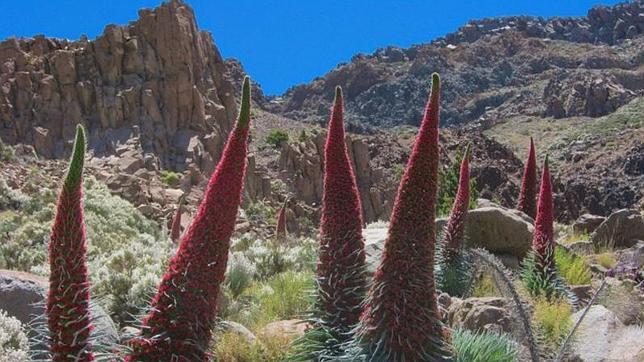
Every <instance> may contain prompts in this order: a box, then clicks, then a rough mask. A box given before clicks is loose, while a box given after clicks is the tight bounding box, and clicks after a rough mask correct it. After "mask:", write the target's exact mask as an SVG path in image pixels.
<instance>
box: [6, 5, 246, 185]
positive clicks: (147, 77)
mask: <svg viewBox="0 0 644 362" xmlns="http://www.w3.org/2000/svg"><path fill="white" fill-rule="evenodd" d="M224 73H225V64H224V61H223V59H222V58H221V55H220V54H219V52H218V50H217V48H216V47H215V45H214V43H213V40H212V36H211V35H210V34H209V33H207V32H202V31H199V29H198V28H197V25H196V22H195V16H194V13H193V11H192V9H191V8H190V7H189V6H188V5H186V4H185V3H183V1H181V0H172V1H169V2H167V3H164V4H162V5H161V6H160V7H158V8H156V9H154V10H147V9H144V10H140V11H139V19H138V20H137V21H135V22H132V23H130V24H129V25H127V26H116V25H108V26H106V27H105V30H104V32H103V34H102V35H100V36H99V37H97V38H96V39H94V40H88V39H86V38H83V39H81V40H78V41H69V40H64V39H52V38H46V37H44V36H41V35H38V36H35V37H33V38H28V39H13V38H10V39H7V40H5V41H3V42H2V43H0V90H1V92H0V137H1V138H2V139H3V140H4V141H5V142H8V143H10V144H15V143H18V142H20V143H26V144H32V145H34V147H35V149H36V151H37V152H38V153H39V154H40V155H42V156H45V157H63V156H64V155H65V154H66V150H67V149H68V148H69V147H70V143H69V141H70V140H71V139H72V137H73V134H74V129H75V125H76V124H78V123H81V124H84V125H86V126H87V129H88V130H89V143H90V148H91V149H92V150H93V153H94V155H95V156H103V155H118V156H119V157H121V158H125V159H127V160H131V162H130V161H127V162H126V161H123V160H122V161H120V163H119V166H120V168H121V169H122V171H124V172H128V173H131V172H133V171H136V169H139V168H142V167H146V168H149V169H158V168H167V169H176V170H184V169H186V168H187V166H188V165H190V164H192V163H194V164H196V165H198V166H199V168H200V169H201V170H204V172H206V173H209V172H211V171H212V170H213V169H214V166H215V162H216V161H217V160H218V158H219V154H220V152H221V148H222V147H223V140H225V138H224V137H225V135H226V134H227V132H228V130H229V129H230V127H231V123H232V121H233V120H234V116H235V113H236V105H235V99H234V93H233V90H232V86H231V84H230V82H229V81H227V80H226V79H225V78H224Z"/></svg>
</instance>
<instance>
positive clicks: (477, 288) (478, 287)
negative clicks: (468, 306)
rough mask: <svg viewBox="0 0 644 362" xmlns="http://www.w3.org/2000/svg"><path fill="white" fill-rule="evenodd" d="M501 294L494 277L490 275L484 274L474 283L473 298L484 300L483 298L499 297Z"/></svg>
mask: <svg viewBox="0 0 644 362" xmlns="http://www.w3.org/2000/svg"><path fill="white" fill-rule="evenodd" d="M500 295H501V293H500V292H499V290H498V289H497V287H496V284H495V282H494V277H493V276H492V275H490V274H488V273H483V274H481V276H480V277H479V278H478V279H476V281H475V282H474V290H473V291H472V297H475V298H482V297H498V296H500Z"/></svg>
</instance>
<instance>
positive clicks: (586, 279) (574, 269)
mask: <svg viewBox="0 0 644 362" xmlns="http://www.w3.org/2000/svg"><path fill="white" fill-rule="evenodd" d="M555 264H556V265H557V269H558V270H559V275H561V276H562V277H563V278H564V280H566V283H568V284H569V285H581V284H590V279H591V276H592V273H591V271H590V267H589V266H588V264H586V261H585V260H584V258H581V257H578V256H576V255H574V254H572V253H570V252H568V251H567V250H566V249H564V248H562V247H557V248H556V249H555Z"/></svg>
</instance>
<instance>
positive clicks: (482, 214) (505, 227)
mask: <svg viewBox="0 0 644 362" xmlns="http://www.w3.org/2000/svg"><path fill="white" fill-rule="evenodd" d="M435 223H436V230H437V235H438V234H440V232H441V231H442V230H443V228H444V227H445V225H446V223H447V219H445V218H437V219H436V221H435ZM465 231H466V237H467V240H466V245H469V246H477V247H482V248H485V249H487V250H488V251H490V252H492V253H495V254H498V255H500V256H502V260H503V261H504V264H506V266H508V267H515V266H516V265H515V264H517V258H523V257H524V256H525V255H526V253H527V252H528V251H529V250H530V246H531V245H532V233H533V232H534V226H533V225H532V218H530V217H529V216H528V215H526V214H524V213H522V212H520V211H517V210H513V209H506V208H503V207H496V206H488V207H481V208H478V209H474V210H470V211H469V212H468V215H467V221H466V230H465ZM363 236H364V238H365V250H366V253H367V270H368V271H369V272H371V273H374V272H375V271H376V268H377V267H378V264H379V263H380V255H382V251H383V249H384V245H385V239H386V238H387V228H386V227H377V228H376V227H374V228H368V229H365V230H364V231H363Z"/></svg>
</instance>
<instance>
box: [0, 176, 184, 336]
mask: <svg viewBox="0 0 644 362" xmlns="http://www.w3.org/2000/svg"><path fill="white" fill-rule="evenodd" d="M55 201H56V196H55V193H54V192H53V191H52V190H47V189H45V190H42V191H41V192H37V193H34V195H33V196H32V197H26V198H25V200H23V202H22V203H21V205H22V206H21V207H20V208H19V209H17V210H16V211H15V212H14V213H13V214H12V215H9V216H8V217H7V218H2V219H1V220H0V230H2V231H3V235H8V238H7V239H6V240H3V242H2V243H0V267H1V268H8V269H14V270H22V271H28V272H32V273H36V274H40V275H48V273H49V265H48V263H47V243H48V240H49V234H50V232H51V222H52V219H53V217H54V202H55ZM84 204H85V221H86V232H87V242H88V261H89V271H90V280H91V282H92V287H93V290H92V297H94V298H95V299H96V300H98V301H99V303H101V304H102V306H103V307H105V308H106V309H107V311H108V313H110V314H111V315H112V316H113V317H114V319H115V320H116V321H117V323H119V324H123V323H125V324H129V323H130V322H132V318H131V316H130V314H132V313H138V312H139V311H140V309H141V308H143V307H144V306H145V305H146V304H147V301H148V300H149V298H148V297H149V295H148V292H149V290H150V289H152V288H153V287H154V286H155V285H156V284H157V283H158V281H159V279H160V277H161V274H162V272H163V267H164V263H165V262H166V260H168V257H169V256H170V254H171V252H172V250H173V248H174V246H173V244H172V243H171V242H170V240H169V239H168V238H167V237H166V236H164V235H161V231H160V229H159V227H158V226H157V225H156V223H154V222H153V221H151V220H148V219H146V218H145V217H144V216H143V215H142V214H141V213H140V212H139V211H138V210H136V208H135V207H134V206H132V204H130V203H129V202H127V201H125V200H123V199H121V198H120V197H118V196H114V195H112V194H111V193H110V191H109V190H108V189H107V187H106V186H105V185H103V184H101V183H99V182H98V181H97V180H96V179H95V178H93V177H87V178H86V179H85V193H84ZM5 237H6V236H5ZM0 238H1V236H0Z"/></svg>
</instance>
